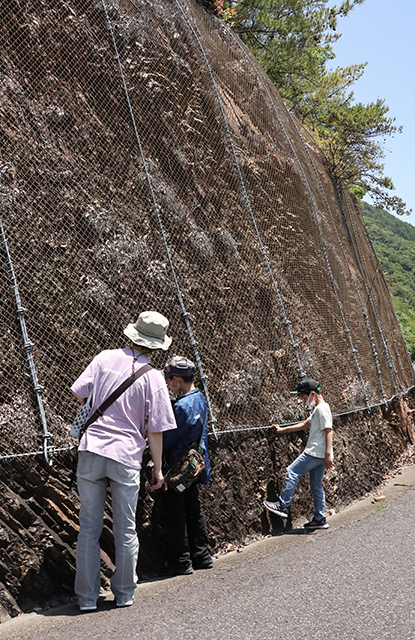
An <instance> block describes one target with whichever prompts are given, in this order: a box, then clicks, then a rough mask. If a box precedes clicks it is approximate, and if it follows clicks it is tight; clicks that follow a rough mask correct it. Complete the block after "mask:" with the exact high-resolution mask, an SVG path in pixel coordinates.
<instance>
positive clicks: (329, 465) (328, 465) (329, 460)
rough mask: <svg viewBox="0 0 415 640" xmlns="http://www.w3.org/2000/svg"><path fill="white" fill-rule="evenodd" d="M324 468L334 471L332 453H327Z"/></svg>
mask: <svg viewBox="0 0 415 640" xmlns="http://www.w3.org/2000/svg"><path fill="white" fill-rule="evenodd" d="M324 466H325V467H326V469H327V470H328V469H334V461H333V457H332V455H331V453H326V455H325V458H324Z"/></svg>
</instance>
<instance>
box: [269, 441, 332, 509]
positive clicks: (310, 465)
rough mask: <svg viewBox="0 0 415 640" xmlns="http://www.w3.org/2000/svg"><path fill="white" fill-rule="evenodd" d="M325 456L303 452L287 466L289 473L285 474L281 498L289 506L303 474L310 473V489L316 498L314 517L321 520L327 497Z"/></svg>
mask: <svg viewBox="0 0 415 640" xmlns="http://www.w3.org/2000/svg"><path fill="white" fill-rule="evenodd" d="M325 470H326V467H325V466H324V458H315V457H314V456H310V455H308V453H302V454H301V455H300V456H298V458H297V459H296V460H294V462H293V463H292V464H290V466H289V467H287V475H286V476H285V482H284V488H283V490H282V493H281V496H280V500H281V502H282V503H283V504H284V505H285V506H286V507H289V506H290V504H291V500H292V498H293V495H294V491H295V489H296V487H297V484H298V481H299V479H300V478H301V476H305V474H306V473H309V474H310V490H311V493H312V494H313V498H314V517H315V518H316V520H321V519H322V518H324V517H325V513H326V499H325V495H324V489H323V485H322V481H323V476H324V472H325Z"/></svg>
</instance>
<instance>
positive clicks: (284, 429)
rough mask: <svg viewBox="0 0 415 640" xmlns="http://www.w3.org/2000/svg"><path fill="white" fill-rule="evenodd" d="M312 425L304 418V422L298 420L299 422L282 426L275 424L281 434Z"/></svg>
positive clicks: (301, 429)
mask: <svg viewBox="0 0 415 640" xmlns="http://www.w3.org/2000/svg"><path fill="white" fill-rule="evenodd" d="M310 427H311V423H310V422H309V421H308V420H304V422H297V424H292V425H290V426H289V427H280V426H279V425H278V424H274V429H275V430H276V432H277V433H278V434H280V435H282V434H283V433H291V432H292V431H305V430H306V429H309V428H310Z"/></svg>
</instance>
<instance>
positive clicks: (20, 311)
mask: <svg viewBox="0 0 415 640" xmlns="http://www.w3.org/2000/svg"><path fill="white" fill-rule="evenodd" d="M0 236H1V239H2V243H3V248H4V252H5V255H6V260H7V265H8V270H9V274H10V278H11V281H12V289H13V294H14V299H15V302H16V309H17V315H18V318H19V323H20V329H21V332H22V337H23V344H24V349H25V352H26V358H27V362H28V365H29V370H30V375H31V378H32V384H33V390H34V392H35V394H36V400H37V405H38V409H39V415H40V421H41V424H42V431H43V456H44V458H45V462H46V464H47V465H48V466H49V467H51V466H52V460H51V459H50V457H49V453H48V446H49V440H50V438H51V434H50V433H49V431H48V427H47V424H46V416H45V410H44V406H43V401H42V391H43V388H42V387H41V385H40V384H39V381H38V378H37V373H36V367H35V363H34V359H33V343H32V342H31V341H30V340H29V336H28V333H27V328H26V322H25V319H24V314H25V309H24V307H23V306H22V303H21V300H20V294H19V287H18V284H17V279H16V274H15V272H14V267H13V262H12V259H11V255H10V251H9V245H8V243H7V238H6V233H5V231H4V227H3V221H2V219H1V217H0Z"/></svg>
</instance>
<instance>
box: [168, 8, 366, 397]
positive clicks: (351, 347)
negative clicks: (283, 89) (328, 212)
mask: <svg viewBox="0 0 415 640" xmlns="http://www.w3.org/2000/svg"><path fill="white" fill-rule="evenodd" d="M176 2H177V0H176ZM225 28H226V30H227V32H228V34H229V35H230V36H231V38H232V39H233V40H234V42H235V43H236V44H237V46H238V47H239V48H240V50H241V51H242V52H243V54H244V56H245V58H246V59H247V60H248V62H249V63H250V65H251V66H252V68H253V69H254V71H255V73H256V75H257V77H258V79H259V80H260V82H261V84H262V86H263V88H264V90H265V92H266V94H267V96H268V99H269V101H270V103H271V106H272V109H273V111H274V113H275V115H276V118H277V120H278V123H279V125H280V127H281V130H282V132H283V133H284V136H285V138H286V140H287V142H288V145H289V147H290V149H291V152H292V154H293V156H294V157H295V159H296V162H297V164H298V167H299V169H300V171H301V174H302V177H303V180H304V184H305V186H306V189H307V191H308V194H309V197H310V201H311V206H312V209H313V213H314V217H315V220H316V224H317V228H318V232H319V236H320V242H321V245H322V251H323V256H324V259H325V262H326V266H327V270H328V273H329V277H330V281H331V284H332V287H333V291H334V295H335V297H336V301H337V304H338V306H339V311H340V315H341V318H342V321H343V325H344V327H345V332H346V335H347V338H348V341H349V346H350V349H351V352H352V357H353V360H354V363H355V367H356V370H357V374H358V376H359V381H360V384H361V387H362V389H363V396H364V399H365V403H366V404H368V403H369V399H368V396H367V392H366V385H365V382H364V380H363V375H362V370H361V367H360V365H359V362H358V359H357V351H356V349H355V348H354V346H353V341H352V338H351V335H350V330H349V328H348V326H347V323H346V318H345V316H344V313H343V309H342V306H341V302H340V299H339V295H338V293H337V288H336V283H335V281H334V277H333V273H332V270H331V265H330V261H329V258H328V255H327V250H326V245H325V243H324V238H323V233H322V230H321V225H320V222H319V219H318V215H317V209H316V206H315V202H314V197H313V193H312V191H311V187H310V185H309V182H308V180H307V176H306V174H305V171H304V168H303V166H302V164H301V162H300V159H299V157H298V155H297V153H296V151H295V149H294V146H293V144H292V142H291V140H290V137H289V136H288V134H287V131H286V129H285V127H284V125H283V123H282V120H281V118H280V115H279V113H278V111H277V109H276V107H275V104H274V101H273V99H272V97H271V95H270V93H269V91H268V87H267V86H266V84H265V82H264V80H263V78H262V76H261V74H260V72H259V70H258V69H257V67H256V66H255V64H254V63H253V61H252V59H251V57H250V55H248V53H247V51H245V49H244V47H243V46H242V45H241V43H240V42H239V41H238V39H237V38H236V37H235V36H234V34H233V33H232V32H231V30H230V29H229V28H228V27H227V25H225ZM283 104H284V103H283ZM284 107H285V104H284ZM285 109H286V112H287V114H288V115H289V113H288V109H287V108H286V107H285Z"/></svg>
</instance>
